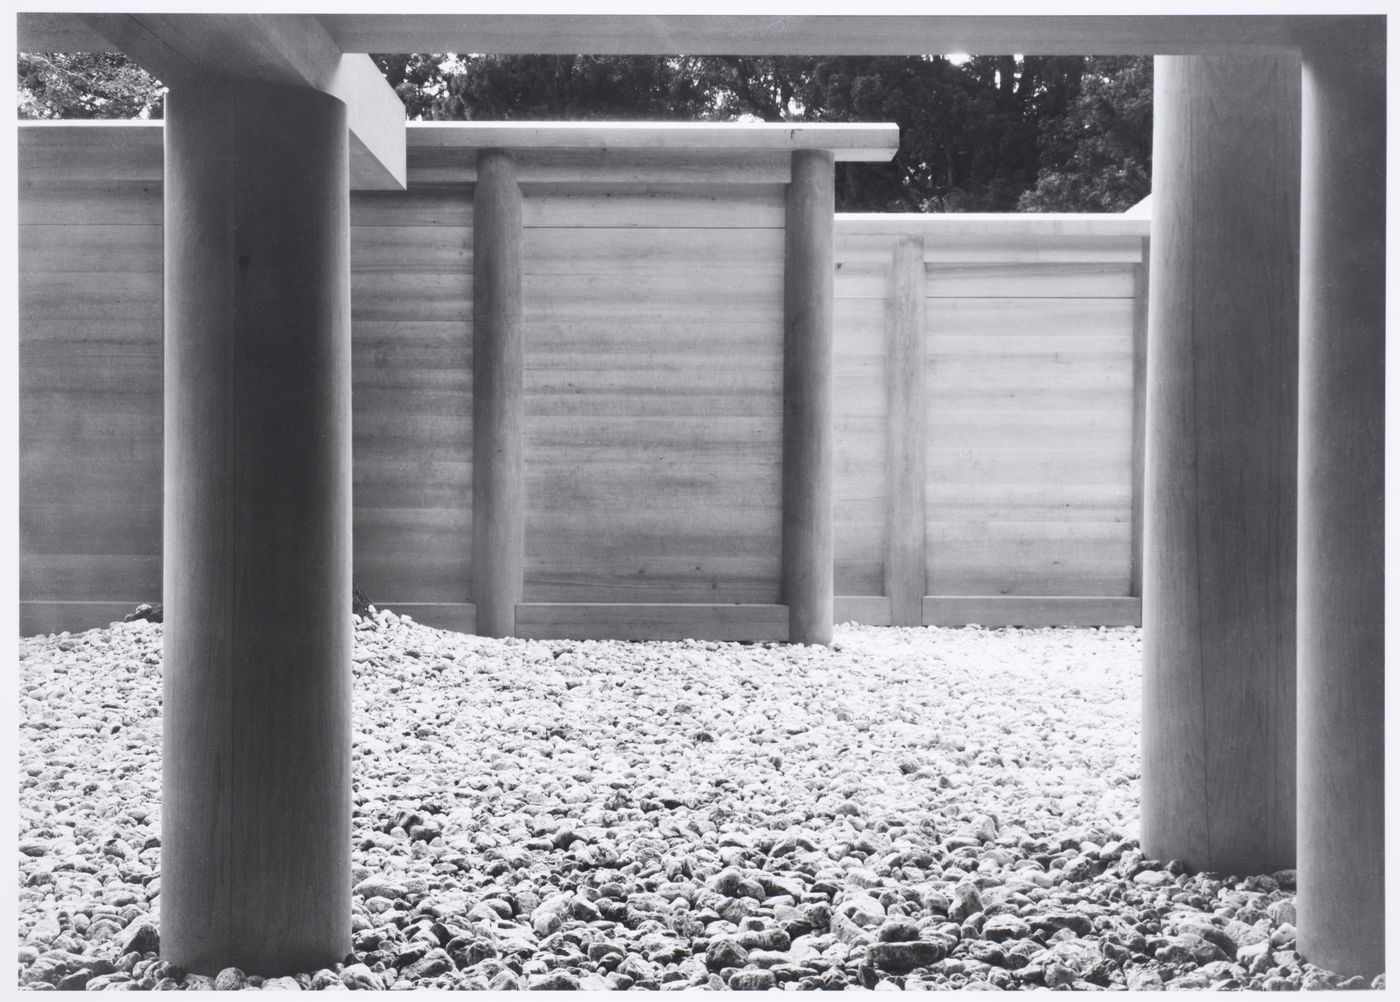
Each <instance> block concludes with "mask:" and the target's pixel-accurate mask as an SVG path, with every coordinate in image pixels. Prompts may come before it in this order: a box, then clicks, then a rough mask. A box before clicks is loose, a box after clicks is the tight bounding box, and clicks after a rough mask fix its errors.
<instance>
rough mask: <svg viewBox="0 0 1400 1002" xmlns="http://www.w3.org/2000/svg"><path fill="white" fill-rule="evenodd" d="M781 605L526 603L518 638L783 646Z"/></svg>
mask: <svg viewBox="0 0 1400 1002" xmlns="http://www.w3.org/2000/svg"><path fill="white" fill-rule="evenodd" d="M787 620H788V610H787V608H786V607H785V606H781V605H758V604H736V605H715V604H704V603H675V602H668V603H664V604H662V603H651V604H648V603H641V602H638V603H626V604H621V603H606V602H582V603H579V602H575V603H543V602H536V603H526V604H524V605H521V606H520V607H519V608H518V609H517V610H516V624H517V629H518V631H519V634H520V636H522V637H532V638H535V639H538V640H555V639H571V640H690V639H705V638H708V637H723V638H725V639H726V640H737V641H744V642H751V643H781V642H783V641H785V640H787V637H788V623H787Z"/></svg>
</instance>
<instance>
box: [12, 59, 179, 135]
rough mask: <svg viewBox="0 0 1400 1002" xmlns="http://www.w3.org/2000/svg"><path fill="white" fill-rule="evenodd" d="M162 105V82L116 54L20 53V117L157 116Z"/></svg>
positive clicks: (163, 100)
mask: <svg viewBox="0 0 1400 1002" xmlns="http://www.w3.org/2000/svg"><path fill="white" fill-rule="evenodd" d="M164 104H165V88H164V87H163V86H162V85H161V83H160V81H158V80H156V79H155V78H154V77H152V76H151V75H150V74H149V73H147V72H146V71H145V70H143V69H141V67H139V66H137V65H136V64H135V63H133V62H131V60H129V59H127V58H126V56H124V55H122V54H120V53H115V52H30V53H20V56H19V107H18V114H19V117H20V118H30V119H33V118H160V117H161V113H162V111H163V110H164Z"/></svg>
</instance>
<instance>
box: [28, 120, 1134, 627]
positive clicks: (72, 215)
mask: <svg viewBox="0 0 1400 1002" xmlns="http://www.w3.org/2000/svg"><path fill="white" fill-rule="evenodd" d="M590 158H591V159H590V160H589V161H588V162H587V163H586V164H585V165H584V166H586V167H587V169H588V180H587V181H582V180H580V178H579V175H578V168H579V163H578V162H577V161H575V162H574V163H572V164H564V163H563V162H562V161H561V160H560V159H559V158H558V157H557V156H551V155H549V154H547V153H544V152H542V153H540V154H538V155H535V156H533V157H531V156H525V157H524V158H523V159H522V160H521V162H520V180H521V187H522V190H523V191H524V193H525V197H524V199H523V209H522V211H523V225H524V230H523V239H522V248H523V255H522V256H523V281H522V285H523V288H522V302H523V305H524V310H525V313H524V331H525V350H526V355H525V362H524V398H523V403H524V429H523V436H524V442H523V448H524V455H525V473H524V485H523V486H524V499H525V500H524V506H523V509H524V511H523V520H524V525H523V530H524V540H525V542H524V547H525V549H524V574H523V594H522V602H521V605H520V606H519V609H518V613H517V626H518V629H519V632H521V633H523V634H526V635H536V636H545V635H574V636H586V635H604V634H608V633H613V634H616V633H618V632H619V631H620V632H622V633H628V634H632V635H639V636H641V635H648V636H680V635H686V634H687V633H696V634H707V635H713V634H716V633H723V634H725V635H727V636H731V637H741V638H742V637H747V638H751V639H781V638H782V637H783V636H785V632H786V612H785V609H784V607H783V606H782V605H781V604H780V595H779V577H780V575H779V569H780V563H781V560H782V553H781V548H782V547H781V538H782V516H781V494H782V479H783V475H784V466H783V436H782V385H783V338H782V315H783V296H784V292H783V270H784V269H783V244H784V229H783V214H784V189H785V186H786V183H787V181H788V174H787V169H788V168H787V160H786V154H784V155H783V156H782V157H778V156H776V155H764V154H761V153H758V154H756V153H754V152H752V151H749V152H746V153H744V154H743V155H741V156H736V155H734V154H728V155H725V154H723V153H722V152H721V153H715V154H712V155H709V156H707V157H696V156H694V155H691V156H689V157H687V158H686V159H685V161H684V162H681V161H678V160H677V159H676V158H675V157H669V158H668V156H667V155H665V151H658V152H655V153H651V154H647V155H640V154H634V155H632V156H630V157H627V158H621V157H619V156H617V155H610V154H608V153H606V152H595V153H593V154H590ZM408 164H409V190H408V191H407V192H401V193H392V192H356V193H353V195H352V199H351V223H352V230H351V241H352V269H353V271H352V316H353V323H352V357H353V406H354V517H355V521H354V562H355V578H356V581H357V583H358V584H359V585H360V587H361V588H362V589H363V590H364V591H365V592H366V593H367V594H368V595H369V596H370V598H371V600H373V601H376V602H378V603H379V604H381V605H387V606H390V607H393V608H395V609H397V610H400V611H404V612H409V613H411V614H413V615H414V616H415V618H418V619H420V620H422V621H424V622H428V623H433V624H436V625H443V626H448V627H452V628H457V629H464V630H471V629H473V628H474V625H475V609H474V606H473V605H472V603H471V597H472V596H471V594H470V588H471V580H472V534H473V526H472V496H473V477H472V435H473V419H472V409H473V403H472V392H471V391H472V372H473V368H472V366H473V359H472V330H473V297H472V292H473V288H472V286H473V231H472V219H473V208H472V201H473V198H472V185H473V181H474V177H475V175H474V165H473V163H472V161H471V159H470V158H464V157H463V156H462V154H461V151H460V150H454V149H453V148H451V147H450V146H449V145H444V143H443V142H442V141H441V134H435V133H434V132H433V130H431V129H410V146H409V160H408ZM161 198H162V195H161V131H160V128H159V126H158V125H150V126H126V127H122V128H114V127H112V126H97V125H86V126H73V125H69V126H64V127H42V128H29V127H25V128H21V129H20V224H21V225H20V254H21V269H20V288H19V293H20V420H21V429H20V430H21V449H20V478H21V479H20V494H21V509H20V517H21V601H22V613H21V629H22V631H23V632H25V633H35V632H43V631H50V630H58V629H84V628H87V627H90V626H93V625H101V624H103V623H106V622H108V621H110V620H111V619H113V618H119V617H120V616H121V615H122V614H124V613H126V612H128V611H130V609H131V608H132V607H134V606H135V605H136V604H137V603H138V602H142V601H156V600H158V599H159V596H160V590H161V569H160V553H161V475H162V377H161V366H162V331H161V324H162V307H161V303H162V278H161V272H162V238H161V234H162V226H161V219H162V205H161ZM1146 232H1147V223H1146V220H1128V219H1122V218H1118V217H1082V218H1066V217H1030V216H1027V217H965V216H964V217H900V216H880V217H869V216H859V217H851V216H838V217H837V221H836V258H837V261H836V269H837V270H836V284H835V294H836V306H835V370H834V373H833V380H834V387H835V401H836V438H835V447H836V478H835V487H834V489H835V501H834V518H835V522H834V529H835V581H836V594H837V599H836V618H837V619H838V620H845V619H858V620H861V621H865V622H872V623H890V622H893V623H917V622H926V623H957V622H980V623H983V624H986V625H994V624H997V623H1010V622H1016V623H1024V624H1028V625H1033V624H1039V623H1052V622H1053V623H1079V622H1086V623H1123V622H1136V621H1137V618H1138V602H1137V599H1136V597H1135V596H1137V594H1138V590H1137V586H1136V573H1137V570H1136V568H1137V561H1136V559H1135V556H1134V554H1135V553H1136V552H1137V544H1136V543H1135V535H1134V533H1135V527H1136V526H1137V525H1138V524H1139V522H1140V518H1139V517H1137V515H1136V513H1139V512H1140V507H1138V506H1139V503H1140V499H1139V497H1138V494H1137V491H1136V488H1135V486H1134V485H1135V484H1138V483H1140V479H1141V478H1140V472H1139V471H1138V470H1137V469H1136V468H1135V464H1136V463H1139V462H1140V448H1139V447H1138V446H1137V444H1136V443H1137V442H1139V441H1140V438H1139V436H1138V432H1137V430H1136V428H1137V423H1135V421H1136V419H1135V417H1134V415H1135V413H1137V411H1135V407H1136V408H1138V409H1139V410H1140V406H1141V401H1140V396H1138V395H1135V392H1134V387H1135V386H1137V387H1140V386H1141V385H1142V382H1141V379H1140V378H1137V379H1135V376H1134V373H1135V367H1137V366H1139V365H1140V361H1141V348H1142V344H1141V340H1142V330H1143V324H1142V309H1143V306H1144V304H1145V295H1144V281H1145V276H1144V264H1143V262H1144V261H1145V255H1144V253H1143V245H1144V242H1145V239H1146ZM891 363H895V364H891ZM680 606H684V607H685V608H684V609H682V608H680ZM667 607H671V608H667Z"/></svg>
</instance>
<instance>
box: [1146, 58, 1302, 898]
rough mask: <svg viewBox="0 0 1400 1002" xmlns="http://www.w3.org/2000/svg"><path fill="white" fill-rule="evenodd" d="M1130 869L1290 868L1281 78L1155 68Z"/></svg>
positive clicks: (1289, 70) (1286, 184)
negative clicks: (1139, 699)
mask: <svg viewBox="0 0 1400 1002" xmlns="http://www.w3.org/2000/svg"><path fill="white" fill-rule="evenodd" d="M1156 67H1157V68H1156V76H1155V81H1156V93H1155V97H1154V109H1155V110H1154V139H1153V149H1154V155H1153V161H1154V174H1155V176H1157V177H1160V178H1161V179H1162V180H1161V181H1160V183H1157V184H1156V185H1155V190H1154V191H1153V205H1152V213H1153V215H1152V248H1151V250H1152V262H1151V268H1152V289H1151V306H1150V314H1149V315H1150V318H1151V319H1150V332H1149V336H1148V357H1147V368H1148V380H1149V384H1148V388H1147V408H1148V412H1147V471H1146V484H1147V487H1146V514H1145V518H1144V523H1145V526H1146V530H1147V533H1148V536H1147V540H1146V544H1145V545H1146V559H1145V564H1144V568H1143V616H1144V619H1143V648H1144V650H1143V655H1144V682H1143V786H1142V789H1143V804H1142V844H1143V850H1144V851H1145V852H1148V853H1150V854H1152V855H1153V856H1156V857H1158V858H1163V859H1165V858H1176V859H1181V860H1182V861H1184V862H1185V863H1186V864H1187V865H1188V866H1191V867H1195V868H1200V869H1209V870H1219V871H1222V872H1230V873H1258V872H1268V871H1270V870H1274V869H1277V868H1279V867H1284V866H1291V865H1293V863H1294V844H1295V831H1296V828H1295V825H1296V816H1295V796H1294V791H1295V770H1294V746H1295V745H1294V742H1295V739H1294V701H1295V683H1294V670H1295V658H1294V635H1295V616H1294V596H1295V586H1296V584H1295V583H1296V564H1295V557H1294V554H1295V539H1296V532H1297V515H1296V505H1295V500H1294V499H1295V496H1296V492H1297V485H1296V478H1297V454H1298V442H1297V395H1298V388H1297V387H1298V368H1297V365H1298V363H1297V303H1298V298H1297V297H1298V288H1297V278H1296V276H1297V274H1298V259H1297V246H1298V244H1297V241H1298V216H1297V204H1298V169H1299V168H1298V158H1299V153H1298V149H1299V147H1298V143H1299V140H1298V115H1299V104H1298V102H1299V81H1298V63H1297V60H1296V59H1293V60H1288V59H1283V58H1265V57H1259V58H1239V59H1235V58H1231V59H1217V58H1209V57H1191V58H1185V57H1183V58H1165V57H1164V58H1159V59H1158V60H1157V63H1156Z"/></svg>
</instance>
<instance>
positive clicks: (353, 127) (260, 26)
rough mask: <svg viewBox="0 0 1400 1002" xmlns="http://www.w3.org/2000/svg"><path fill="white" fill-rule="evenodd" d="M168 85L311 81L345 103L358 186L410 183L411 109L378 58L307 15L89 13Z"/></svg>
mask: <svg viewBox="0 0 1400 1002" xmlns="http://www.w3.org/2000/svg"><path fill="white" fill-rule="evenodd" d="M81 20H82V21H83V22H84V23H85V24H87V25H88V27H89V28H91V29H92V31H93V32H95V33H96V34H98V35H100V36H101V37H102V38H104V39H105V40H106V41H107V43H108V44H107V45H106V46H104V48H116V49H118V50H120V51H122V52H124V53H126V54H127V55H128V56H130V57H131V58H132V59H133V60H135V61H136V62H137V63H139V64H140V65H141V66H142V67H143V68H144V69H145V70H147V71H148V72H149V73H151V74H153V75H154V76H156V77H157V78H158V79H159V80H160V81H161V82H162V83H164V84H166V85H167V86H180V85H181V84H185V83H194V82H200V81H209V80H213V79H223V80H227V81H231V82H232V81H238V82H244V83H261V84H275V85H281V86H288V87H309V88H311V89H312V90H317V91H321V92H322V93H325V94H329V95H331V96H332V97H335V98H338V99H339V100H340V101H342V102H343V103H344V104H345V107H346V113H347V124H348V127H349V130H350V139H351V141H350V185H351V187H352V188H356V189H364V188H388V189H402V188H403V187H404V185H405V179H406V175H405V154H404V109H403V104H402V102H400V101H399V99H398V96H397V95H396V94H395V93H394V90H393V88H392V87H390V86H389V84H388V81H386V80H385V79H384V77H383V75H382V74H381V73H380V72H379V69H378V68H377V67H376V66H375V65H374V62H373V60H371V59H370V58H369V56H367V55H364V54H363V53H354V54H349V55H347V54H345V53H344V52H342V51H341V49H340V47H339V46H338V45H337V44H336V43H335V41H334V40H332V39H331V37H330V36H329V35H328V34H326V31H325V29H324V28H322V27H321V25H320V23H319V22H318V21H317V20H316V19H315V18H314V17H311V16H309V15H302V14H85V15H82V16H81Z"/></svg>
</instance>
